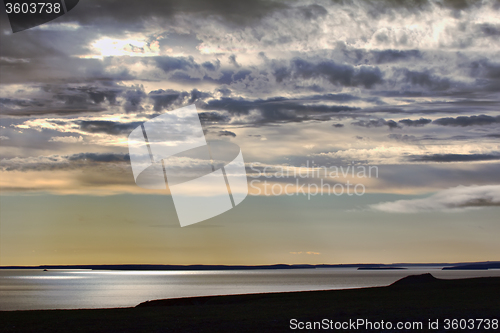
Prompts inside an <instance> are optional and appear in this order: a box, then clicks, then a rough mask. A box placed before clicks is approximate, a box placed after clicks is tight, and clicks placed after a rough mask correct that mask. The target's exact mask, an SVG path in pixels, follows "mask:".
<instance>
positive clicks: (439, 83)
mask: <svg viewBox="0 0 500 333" xmlns="http://www.w3.org/2000/svg"><path fill="white" fill-rule="evenodd" d="M403 72H404V76H405V80H406V82H407V83H411V84H412V85H417V86H421V87H425V88H429V89H432V90H438V91H439V90H447V89H449V88H450V87H451V80H450V79H448V78H442V77H438V76H436V75H434V74H432V73H431V72H429V71H424V72H418V71H411V70H408V69H404V70H403Z"/></svg>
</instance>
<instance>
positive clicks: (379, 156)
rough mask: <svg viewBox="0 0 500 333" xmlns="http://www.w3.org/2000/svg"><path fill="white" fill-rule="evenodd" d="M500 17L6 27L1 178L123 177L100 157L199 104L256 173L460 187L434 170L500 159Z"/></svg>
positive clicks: (113, 19) (451, 12) (418, 6)
mask: <svg viewBox="0 0 500 333" xmlns="http://www.w3.org/2000/svg"><path fill="white" fill-rule="evenodd" d="M2 15H3V14H2ZM498 22H500V6H499V5H498V2H497V1H494V0H489V1H488V0H485V1H447V0H423V1H416V2H414V1H392V0H384V1H378V2H371V1H365V0H349V1H341V2H339V1H315V2H312V1H301V0H300V1H287V2H283V1H265V0H252V1H225V0H224V1H218V0H217V1H215V0H214V1H201V0H189V1H182V2H178V1H177V2H175V1H150V2H148V4H147V5H145V4H142V3H138V2H137V1H131V0H130V1H129V0H125V1H121V2H120V10H116V4H115V3H114V2H113V1H108V0H105V1H97V0H89V1H85V2H82V3H80V4H79V5H78V7H76V8H75V10H73V11H71V13H69V14H68V15H64V16H62V17H60V18H58V19H57V20H54V21H52V22H50V23H48V24H45V25H42V26H40V27H37V28H34V29H30V30H26V31H23V32H22V33H17V34H11V33H9V31H8V29H9V27H8V26H7V21H6V20H2V21H1V23H0V28H1V29H2V31H3V33H2V34H1V35H0V38H1V44H2V48H1V50H0V70H1V72H2V76H1V78H0V83H1V85H0V112H1V115H2V119H1V120H0V122H1V123H0V126H2V127H0V131H1V133H0V138H1V142H2V147H1V152H2V157H3V161H4V162H5V163H10V164H9V167H4V168H3V169H2V172H5V173H9V172H10V173H14V172H16V171H20V170H24V172H25V173H33V177H34V178H36V177H42V176H37V172H38V173H40V175H41V174H42V173H43V172H45V171H47V170H49V169H51V170H68V168H69V169H72V170H73V169H78V168H81V169H85V170H87V172H90V171H88V170H89V165H88V164H89V163H101V164H99V165H101V166H104V164H106V168H112V167H115V166H116V167H117V168H121V166H122V165H123V164H125V163H124V162H126V161H124V160H120V161H114V162H107V163H106V162H104V161H101V162H98V161H97V160H96V161H94V160H93V157H92V156H94V157H95V158H97V157H98V156H122V155H120V154H125V151H126V145H127V142H126V138H127V135H128V134H129V133H130V131H132V130H133V129H134V128H136V127H137V126H139V125H140V124H141V123H142V122H144V121H147V120H148V119H151V118H153V117H155V116H158V115H159V114H161V113H163V112H168V111H170V110H174V109H176V108H180V107H183V106H186V105H189V104H196V106H197V108H198V111H199V112H200V119H201V121H202V125H203V127H204V130H205V133H206V135H207V136H209V137H211V138H217V139H221V140H231V141H234V142H236V143H237V144H238V145H239V146H240V147H241V148H242V152H243V154H244V155H245V160H246V161H249V162H262V163H264V164H269V165H289V166H294V167H300V166H301V165H302V164H304V163H305V161H307V160H311V161H312V160H313V159H314V160H315V161H316V163H321V164H324V165H332V164H343V165H345V164H349V163H352V162H354V163H367V164H377V165H385V166H390V165H391V166H394V165H396V166H408V167H411V168H412V170H413V171H412V173H413V174H415V173H418V172H419V170H420V171H421V172H422V173H423V174H422V175H420V176H419V177H418V179H419V181H418V182H410V181H409V180H408V184H411V185H409V186H410V187H411V188H410V189H408V190H407V192H412V189H414V190H415V191H416V192H418V191H421V188H425V189H427V190H428V189H433V190H435V189H436V188H448V187H453V186H455V185H457V184H456V182H457V179H454V178H453V177H451V176H449V177H441V179H443V182H436V181H435V180H436V179H438V178H439V177H437V178H436V174H437V173H439V174H440V175H441V171H437V170H436V169H433V168H432V167H429V166H434V165H439V166H440V168H444V169H445V170H446V171H447V172H448V175H452V174H454V173H456V172H458V171H457V170H463V168H466V169H467V170H468V177H470V178H471V179H472V178H474V179H475V177H474V172H477V173H480V172H481V170H483V168H486V167H487V166H488V165H492V164H493V163H495V161H497V160H498V156H499V155H498V152H499V151H500V144H499V141H498V138H499V130H500V120H499V119H500V118H499V117H500V114H499V111H498V110H499V109H500V61H499V60H498V59H500V42H499V38H498V36H499V34H498V32H499V31H500V25H499V24H498ZM79 154H87V155H79ZM91 154H97V155H91ZM103 154H104V155H103ZM106 154H108V155H106ZM54 156H59V157H57V158H56V157H54ZM71 156H87V159H86V162H85V163H87V164H85V163H83V162H82V163H80V160H79V159H78V158H77V157H72V158H73V159H75V158H76V160H71V158H70V157H71ZM96 156H97V157H96ZM16 158H17V160H15V159H16ZM51 159H55V161H52V160H51ZM82 161H83V160H82ZM115 162H116V163H115ZM23 164H25V167H24V169H23ZM117 165H120V166H117ZM485 165H486V166H485ZM424 166H425V167H424ZM388 168H389V167H388ZM120 170H121V171H120V173H117V175H118V174H119V175H120V176H116V177H114V178H113V181H115V180H117V177H123V181H125V182H128V181H129V180H130V179H129V178H130V177H131V175H130V174H127V172H128V171H127V170H125V169H120ZM439 170H441V169H439ZM488 170H489V169H488ZM54 172H55V171H54ZM381 174H382V175H384V176H383V178H382V179H380V180H379V181H378V183H377V184H372V185H373V186H376V188H377V190H382V191H383V187H384V186H387V191H392V190H393V189H394V188H395V184H394V183H393V182H394V175H390V174H389V173H384V172H383V171H381ZM480 176H481V175H477V177H480ZM127 177H128V178H127ZM391 177H392V178H391ZM490 178H491V179H492V183H496V180H495V179H496V178H495V177H490ZM96 179H99V181H103V182H105V181H104V180H103V179H102V177H96ZM426 179H427V181H426ZM398 180H399V181H400V182H402V183H404V182H405V180H404V179H401V178H398ZM96 182H97V180H96V181H95V182H93V183H92V184H95V183H96ZM76 183H77V182H76ZM118 183H119V182H118ZM482 183H483V182H482ZM9 186H10V185H9ZM75 186H79V185H75Z"/></svg>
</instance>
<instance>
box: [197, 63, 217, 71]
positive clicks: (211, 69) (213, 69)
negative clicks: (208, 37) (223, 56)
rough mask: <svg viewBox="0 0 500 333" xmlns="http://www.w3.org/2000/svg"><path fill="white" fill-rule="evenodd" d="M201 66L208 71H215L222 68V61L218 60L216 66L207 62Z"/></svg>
mask: <svg viewBox="0 0 500 333" xmlns="http://www.w3.org/2000/svg"><path fill="white" fill-rule="evenodd" d="M201 66H202V67H203V68H205V69H206V70H209V71H215V70H217V69H219V68H220V61H219V60H217V61H216V62H215V64H214V63H212V62H210V61H205V62H204V63H202V64H201Z"/></svg>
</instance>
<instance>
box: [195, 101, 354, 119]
mask: <svg viewBox="0 0 500 333" xmlns="http://www.w3.org/2000/svg"><path fill="white" fill-rule="evenodd" d="M316 97H317V98H320V97H319V96H316ZM330 97H331V96H330ZM310 100H311V99H310V98H305V99H287V98H283V97H276V98H269V99H265V100H262V99H258V100H246V99H243V98H229V97H222V98H220V99H217V100H216V99H213V100H210V101H208V102H206V103H201V104H200V107H201V108H202V109H205V110H217V111H226V112H229V113H230V114H236V115H248V114H249V112H250V111H252V110H256V111H258V112H259V113H260V118H259V119H252V120H251V121H252V122H253V124H254V125H262V124H265V123H273V122H300V121H305V120H329V119H330V116H329V114H333V113H339V112H342V111H353V110H357V108H353V107H348V106H344V105H325V104H320V103H317V104H308V105H304V102H305V101H310Z"/></svg>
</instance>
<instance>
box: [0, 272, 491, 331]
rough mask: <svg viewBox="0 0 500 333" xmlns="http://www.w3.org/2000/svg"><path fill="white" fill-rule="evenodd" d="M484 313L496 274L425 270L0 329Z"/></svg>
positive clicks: (19, 319) (12, 319)
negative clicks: (358, 283)
mask: <svg viewBox="0 0 500 333" xmlns="http://www.w3.org/2000/svg"><path fill="white" fill-rule="evenodd" d="M486 318H488V319H500V278H474V279H463V280H439V279H435V278H434V277H433V276H432V275H430V274H424V275H419V276H409V277H407V278H404V279H401V280H399V281H397V282H395V283H394V284H392V285H391V286H388V287H378V288H366V289H351V290H332V291H311V292H290V293H269V294H252V295H235V296H212V297H195V298H183V299H170V300H157V301H150V302H145V303H141V304H139V305H138V306H136V307H134V308H120V309H92V310H42V311H3V312H0V332H289V331H292V330H291V328H290V320H291V319H297V323H298V322H313V321H322V320H323V319H328V321H329V320H332V321H333V322H349V320H351V321H356V320H357V319H364V320H368V321H371V322H372V323H375V322H381V321H382V320H383V321H384V322H385V323H387V322H388V321H390V322H392V323H393V325H394V326H395V325H396V323H397V322H409V321H412V322H415V321H417V322H422V325H423V329H418V330H417V329H415V330H414V331H418V332H425V331H432V332H444V331H446V330H445V320H446V319H459V320H460V319H486ZM429 320H431V321H432V322H436V320H439V329H437V330H428V329H427V326H428V322H429ZM478 323H479V322H478V321H477V322H475V327H476V328H475V329H474V330H469V331H481V332H495V331H499V329H498V328H497V329H493V327H490V329H486V327H485V325H484V322H483V324H482V325H483V326H482V327H481V328H480V329H478V328H477V325H478ZM351 328H352V326H351ZM358 330H359V331H367V330H366V329H361V327H360V329H358ZM293 331H307V330H306V329H304V330H299V329H295V330H293ZM332 331H333V330H332ZM374 331H377V332H381V331H386V332H387V331H392V332H396V331H399V330H396V329H395V327H393V329H392V330H380V329H379V330H374Z"/></svg>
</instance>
